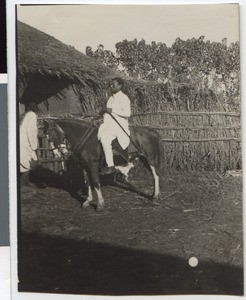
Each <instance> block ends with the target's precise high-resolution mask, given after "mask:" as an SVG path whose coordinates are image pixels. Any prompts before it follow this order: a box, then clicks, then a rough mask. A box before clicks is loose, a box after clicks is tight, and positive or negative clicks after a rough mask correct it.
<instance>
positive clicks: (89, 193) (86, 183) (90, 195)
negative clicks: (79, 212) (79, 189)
mask: <svg viewBox="0 0 246 300" xmlns="http://www.w3.org/2000/svg"><path fill="white" fill-rule="evenodd" d="M83 172H84V181H85V185H86V187H87V189H88V193H87V197H86V200H85V202H84V203H83V204H82V207H83V208H86V207H88V206H89V205H90V202H91V201H92V200H93V196H92V191H91V184H90V180H89V177H88V173H87V171H86V170H85V169H84V170H83Z"/></svg>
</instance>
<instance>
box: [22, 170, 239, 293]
mask: <svg viewBox="0 0 246 300" xmlns="http://www.w3.org/2000/svg"><path fill="white" fill-rule="evenodd" d="M133 175H134V176H133V178H132V183H133V184H134V186H135V187H136V188H137V190H138V191H141V192H142V193H147V194H151V189H152V184H151V179H150V177H149V176H147V173H143V172H142V173H141V172H140V173H139V174H138V175H137V176H136V174H133ZM52 176H53V178H52V180H49V182H50V183H51V182H52V184H50V186H47V188H43V189H40V188H35V187H22V188H21V227H22V228H21V234H20V237H21V238H20V239H19V241H20V244H19V247H20V248H19V249H20V250H19V279H20V283H19V290H20V291H31V292H46V293H47V292H48V293H71V294H94V295H98V294H101V295H158V294H161V295H167V294H231V295H242V294H243V242H242V235H243V232H242V192H241V191H242V178H241V177H240V176H239V177H225V176H222V175H220V174H218V173H180V172H177V173H172V174H165V173H163V177H162V179H161V194H160V198H159V200H158V202H157V203H152V202H151V201H150V200H149V199H148V198H147V197H144V196H143V195H139V194H138V193H136V192H134V191H131V190H128V189H124V188H121V187H120V186H118V185H115V184H113V183H110V184H109V183H108V184H105V182H104V186H103V187H102V193H103V195H104V198H105V202H106V207H105V210H104V211H102V212H96V210H95V207H96V195H95V193H94V191H93V195H94V200H93V202H92V205H91V206H90V207H88V208H87V209H82V208H81V201H79V199H80V198H79V193H74V191H75V190H76V188H75V183H73V184H71V182H70V183H69V184H68V182H67V181H66V180H64V178H63V179H62V176H59V175H52ZM46 184H47V182H46ZM190 257H196V258H197V259H198V265H197V266H196V267H191V266H190V265H189V263H188V260H189V258H190Z"/></svg>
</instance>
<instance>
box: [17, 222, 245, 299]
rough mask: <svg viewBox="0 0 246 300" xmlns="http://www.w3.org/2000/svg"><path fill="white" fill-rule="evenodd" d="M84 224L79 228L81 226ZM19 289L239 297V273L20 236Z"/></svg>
mask: <svg viewBox="0 0 246 300" xmlns="http://www.w3.org/2000/svg"><path fill="white" fill-rule="evenodd" d="M81 226H82V225H81ZM18 270H19V280H20V283H19V291H21V292H39V293H42V292H45V293H68V294H93V295H167V294H169V295H170V294H228V295H242V294H243V270H242V269H241V268H237V267H234V266H229V265H223V264H218V263H214V262H212V261H210V262H203V261H200V262H199V264H198V266H197V267H195V268H192V267H190V266H189V265H188V262H187V261H185V260H183V259H181V258H178V257H172V256H168V255H160V254H155V253H152V252H147V251H143V250H134V249H131V248H122V247H116V246H111V245H107V244H100V243H95V242H92V241H89V240H87V241H86V240H83V241H75V240H68V239H63V238H59V237H48V236H41V235H35V234H23V235H22V243H21V248H20V252H19V265H18Z"/></svg>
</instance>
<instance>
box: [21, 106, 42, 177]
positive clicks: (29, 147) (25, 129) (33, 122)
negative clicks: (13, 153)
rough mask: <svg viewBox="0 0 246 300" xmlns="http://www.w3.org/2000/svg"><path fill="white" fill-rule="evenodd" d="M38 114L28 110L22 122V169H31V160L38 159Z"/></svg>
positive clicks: (24, 170)
mask: <svg viewBox="0 0 246 300" xmlns="http://www.w3.org/2000/svg"><path fill="white" fill-rule="evenodd" d="M37 134H38V128H37V115H36V114H35V113H34V112H33V111H28V112H27V113H26V115H25V117H24V119H23V120H22V122H21V124H20V171H21V172H22V173H23V172H26V171H29V170H30V169H31V161H33V160H34V161H36V160H37V155H36V152H35V151H36V150H37V147H38V138H37Z"/></svg>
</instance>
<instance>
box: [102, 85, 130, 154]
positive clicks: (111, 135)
mask: <svg viewBox="0 0 246 300" xmlns="http://www.w3.org/2000/svg"><path fill="white" fill-rule="evenodd" d="M107 108H111V109H112V115H113V116H114V117H115V119H116V120H117V121H118V122H119V124H120V125H121V126H122V127H123V128H124V130H125V131H126V132H127V134H128V135H130V131H129V124H128V118H129V117H130V115H131V103H130V100H129V98H128V97H127V95H125V94H124V93H122V92H121V91H119V92H118V93H116V94H114V95H113V96H111V97H110V98H109V100H108V102H107ZM127 134H126V133H125V132H124V131H123V130H122V128H120V126H119V125H118V124H117V123H116V122H115V120H113V118H112V117H111V116H110V115H109V114H107V113H106V114H105V115H104V119H103V124H102V125H101V126H100V128H99V131H98V139H99V140H101V141H102V142H103V139H106V140H107V141H110V142H111V141H112V140H114V139H115V138H117V139H118V142H119V144H120V146H121V147H122V148H123V149H126V148H127V147H128V146H129V143H130V139H129V137H128V136H127Z"/></svg>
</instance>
